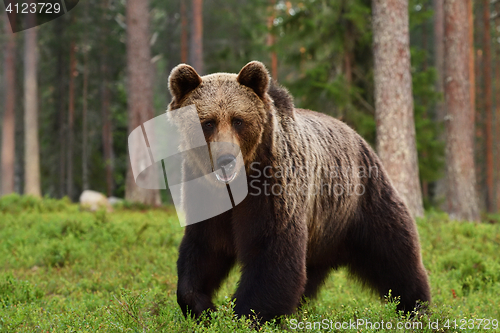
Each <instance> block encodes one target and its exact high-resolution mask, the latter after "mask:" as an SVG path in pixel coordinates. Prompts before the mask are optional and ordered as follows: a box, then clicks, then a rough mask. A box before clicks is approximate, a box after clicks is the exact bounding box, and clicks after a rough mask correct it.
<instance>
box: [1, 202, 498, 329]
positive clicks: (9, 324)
mask: <svg viewBox="0 0 500 333" xmlns="http://www.w3.org/2000/svg"><path fill="white" fill-rule="evenodd" d="M10 200H12V199H10ZM24 200H26V201H29V200H28V199H25V198H24V197H21V198H20V199H18V201H24ZM42 201H45V200H42ZM60 204H61V205H62V206H64V207H66V209H64V210H62V209H61V210H52V211H48V210H42V211H40V210H38V209H33V208H30V207H31V206H29V205H27V206H25V207H27V208H26V210H13V211H8V212H2V213H0V267H2V273H1V274H0V332H42V331H50V332H75V331H77V332H105V333H108V332H144V331H146V332H168V333H170V332H214V333H215V332H217V333H218V332H222V333H226V332H227V333H230V332H231V333H232V332H254V331H255V330H254V329H253V328H252V323H251V320H250V319H248V318H241V319H236V318H235V317H234V313H233V311H232V309H233V307H234V302H233V301H232V300H231V295H232V293H233V292H234V290H235V288H236V285H237V281H238V279H239V271H238V268H235V269H234V270H233V271H232V272H231V273H230V275H229V277H228V279H227V281H226V282H224V283H223V285H222V287H221V289H220V291H219V292H218V293H217V295H216V297H215V304H216V306H217V311H216V312H214V313H212V314H211V317H210V318H208V317H205V318H202V319H201V320H200V321H199V322H197V321H195V320H193V319H189V318H188V319H185V318H184V317H183V315H182V312H181V311H180V308H179V307H178V305H177V302H176V295H175V291H176V284H177V274H176V260H177V255H178V253H177V248H178V246H179V243H180V240H181V238H182V234H183V232H184V229H183V228H181V227H180V226H179V222H178V220H177V218H176V217H175V215H173V212H172V211H171V210H167V211H166V210H142V209H141V210H133V209H129V208H125V207H123V208H117V209H115V211H114V212H113V213H107V212H105V211H100V212H97V213H91V212H87V211H79V210H78V207H77V206H76V205H68V204H67V202H65V201H63V202H61V203H60ZM491 221H495V220H494V219H493V218H492V219H491ZM418 229H419V233H420V238H421V244H422V255H423V260H424V265H425V266H426V268H427V270H428V271H429V278H430V282H431V290H432V296H433V302H432V304H431V305H430V309H429V310H426V311H419V313H418V314H416V315H415V317H414V318H409V317H407V316H405V315H403V314H398V313H397V312H396V311H395V309H396V306H397V302H398V299H393V298H392V297H391V296H390V295H389V296H388V297H386V298H385V299H384V300H382V301H380V300H379V299H378V297H377V296H375V295H374V294H373V293H371V292H370V291H368V290H366V289H364V288H363V287H361V285H360V284H359V283H358V282H356V281H355V280H353V279H350V278H349V274H348V272H347V271H346V270H344V269H340V270H338V271H336V272H335V273H333V274H331V276H330V277H329V278H328V279H327V281H326V284H325V286H324V287H323V289H322V291H321V293H320V295H319V297H318V299H316V300H309V301H308V302H306V303H305V304H304V305H303V306H302V307H301V308H299V309H298V311H297V312H296V313H295V314H293V315H290V316H286V317H284V318H282V319H281V322H278V321H276V322H272V323H268V324H266V325H264V326H263V327H261V328H260V332H286V331H291V330H292V331H296V330H294V329H291V325H292V324H293V323H294V320H296V321H316V322H318V321H322V320H324V319H327V320H328V321H330V320H331V321H332V322H336V321H341V322H342V321H347V322H348V321H349V320H356V319H364V320H366V321H372V322H380V321H381V320H384V322H391V323H393V324H394V325H395V324H396V323H397V322H400V321H401V322H403V323H407V324H408V325H413V323H416V322H417V323H418V322H421V323H422V324H423V328H424V329H423V330H413V331H414V332H431V331H433V330H430V329H428V324H429V322H431V321H432V322H435V321H436V320H439V321H440V322H441V323H443V322H444V321H445V320H446V319H451V320H453V319H457V320H460V319H465V318H466V319H470V318H473V319H480V318H490V319H493V318H496V319H500V310H499V309H498V307H497V306H496V304H498V303H500V296H499V295H500V274H499V272H500V264H499V263H498V253H499V251H500V224H499V223H494V224H491V223H484V224H472V223H463V222H457V221H450V220H449V219H448V217H447V215H446V214H442V213H436V212H429V213H428V215H427V217H426V218H425V219H420V220H418ZM297 331H300V332H307V331H312V332H319V331H329V330H299V329H297ZM333 331H336V330H333ZM351 331H352V330H351ZM365 331H367V332H372V331H377V332H384V331H385V330H375V329H373V330H370V329H368V330H366V329H364V328H363V332H365ZM387 331H393V330H387ZM409 331H411V330H409ZM444 331H447V330H444ZM451 331H454V330H451ZM474 331H477V330H474ZM490 331H492V330H490ZM471 332H472V331H471Z"/></svg>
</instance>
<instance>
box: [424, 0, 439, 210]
mask: <svg viewBox="0 0 500 333" xmlns="http://www.w3.org/2000/svg"><path fill="white" fill-rule="evenodd" d="M432 4H433V9H434V66H435V68H436V74H437V77H436V92H437V93H438V94H440V95H441V96H443V95H444V8H443V0H432ZM441 96H440V97H441ZM444 115H445V110H444V103H443V101H442V100H441V99H439V100H438V102H437V103H436V114H435V119H436V121H437V122H438V123H443V122H444ZM417 133H418V132H417ZM439 140H440V141H443V142H444V137H443V135H441V136H440V137H439ZM445 189H446V182H445V178H441V179H437V180H436V184H435V194H434V197H436V198H438V199H439V200H441V199H444V197H445Z"/></svg>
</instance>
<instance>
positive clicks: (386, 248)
mask: <svg viewBox="0 0 500 333" xmlns="http://www.w3.org/2000/svg"><path fill="white" fill-rule="evenodd" d="M402 210H403V211H401V210H400V211H399V216H398V214H394V212H393V213H392V214H391V213H390V212H387V211H386V213H385V214H382V213H381V212H379V214H373V215H371V216H370V217H369V218H366V217H365V218H363V219H360V220H359V221H358V222H357V223H356V224H355V225H353V226H352V228H351V230H350V232H349V235H348V237H347V241H346V246H347V247H348V248H349V251H348V256H349V260H348V267H349V269H350V271H351V272H352V273H354V274H355V275H357V276H358V277H359V278H360V279H361V280H362V281H363V282H364V283H366V284H367V285H370V286H372V287H373V288H374V289H375V290H376V291H378V293H379V294H380V295H381V296H382V297H383V296H385V295H387V294H388V293H389V290H391V294H392V296H393V297H397V296H399V297H400V303H399V305H398V310H404V311H412V310H413V309H414V308H415V305H416V303H417V301H423V302H426V301H430V300H431V296H430V288H429V282H428V279H427V273H426V271H425V268H424V266H423V264H422V260H421V256H420V245H419V242H418V234H417V230H416V226H415V224H414V222H413V220H412V219H411V217H410V216H409V214H408V213H407V211H406V208H403V209H402ZM388 211H389V210H388Z"/></svg>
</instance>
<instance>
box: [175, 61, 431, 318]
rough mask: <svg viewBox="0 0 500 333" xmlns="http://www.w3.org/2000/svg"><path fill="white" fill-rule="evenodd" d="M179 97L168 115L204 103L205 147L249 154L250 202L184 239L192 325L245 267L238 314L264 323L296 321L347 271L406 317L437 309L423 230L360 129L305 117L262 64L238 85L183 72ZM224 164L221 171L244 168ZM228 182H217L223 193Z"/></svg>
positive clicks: (183, 293) (178, 71) (219, 159)
mask: <svg viewBox="0 0 500 333" xmlns="http://www.w3.org/2000/svg"><path fill="white" fill-rule="evenodd" d="M169 89H170V92H171V94H172V101H171V103H170V105H169V111H172V110H176V109H178V108H181V107H184V106H188V105H195V106H196V110H197V112H198V116H199V119H200V121H201V127H202V129H203V133H204V136H205V140H206V142H207V143H211V142H220V141H222V142H231V143H234V144H236V145H238V146H239V147H240V149H241V154H242V155H243V161H244V168H245V171H246V177H247V182H248V184H249V193H248V195H247V197H246V198H245V199H244V200H243V201H242V202H241V203H240V204H238V205H236V206H235V207H233V208H232V209H231V210H229V211H226V212H224V213H222V214H220V215H218V216H215V217H213V218H210V219H208V220H205V221H203V222H200V223H196V224H192V225H188V226H187V227H186V229H185V234H184V238H183V239H182V242H181V245H180V249H179V259H178V262H177V269H178V289H177V301H178V303H179V305H180V307H181V309H182V311H183V313H184V315H187V314H188V313H192V314H193V315H195V316H196V317H199V316H200V315H201V314H202V312H203V311H205V310H208V309H212V310H213V309H215V306H214V304H213V302H212V297H213V295H214V293H215V291H216V290H217V289H218V288H219V286H220V284H221V282H222V281H223V280H224V279H225V277H226V276H227V274H228V272H229V271H230V269H231V267H233V265H234V264H235V263H236V262H238V263H239V264H240V265H241V279H240V281H239V284H238V288H237V290H236V293H235V294H234V298H235V307H234V311H235V313H236V314H237V315H238V316H241V315H251V314H252V313H253V314H256V315H257V317H258V319H259V320H264V321H266V320H270V319H272V318H275V317H277V316H280V315H286V314H291V313H292V312H294V310H295V309H296V308H297V306H298V305H299V303H300V301H301V299H303V298H311V297H314V296H315V295H316V293H317V292H318V289H319V287H320V286H321V285H322V283H323V281H324V280H325V278H326V277H327V275H328V273H329V272H330V271H331V270H332V269H335V268H337V267H340V266H346V267H348V269H349V271H350V272H351V273H352V274H353V275H354V276H356V277H358V278H359V279H360V280H361V281H362V282H363V283H365V284H366V285H369V286H371V287H372V288H373V289H374V290H375V291H377V292H378V293H379V294H380V295H382V296H383V295H386V294H387V293H388V292H389V290H392V295H393V296H399V297H400V304H399V307H398V308H399V309H402V310H406V311H411V310H413V309H414V307H415V305H416V303H417V301H423V302H426V301H430V299H431V296H430V290H429V283H428V279H427V274H426V271H425V268H424V266H423V264H422V258H421V254H420V244H419V238H418V233H417V228H416V224H415V222H414V220H413V219H412V217H411V216H410V214H409V211H408V208H407V207H406V205H405V203H404V202H403V200H402V199H401V197H400V196H399V194H398V192H397V191H396V190H395V189H394V187H393V185H392V184H391V181H390V179H389V177H388V175H387V173H386V171H385V170H384V167H383V166H382V163H381V162H380V160H379V158H378V157H377V155H376V154H375V153H374V151H373V150H372V148H371V147H370V146H369V144H368V143H367V142H365V140H363V138H361V137H360V136H359V135H358V134H357V133H356V132H355V131H354V130H353V129H351V128H350V127H349V126H347V125H346V124H344V123H343V122H341V121H339V120H337V119H334V118H332V117H330V116H327V115H325V114H321V113H317V112H314V111H309V110H304V109H298V108H295V107H294V104H293V100H292V98H291V96H290V95H289V93H288V92H287V91H286V90H285V89H284V88H282V87H280V86H278V85H277V84H276V83H275V82H271V80H270V77H269V74H268V71H267V69H266V68H265V66H264V65H263V64H262V63H260V62H257V61H253V62H250V63H248V64H247V65H246V66H244V67H243V68H242V69H241V71H240V72H239V74H237V75H236V74H228V73H216V74H211V75H206V76H203V77H200V76H199V75H198V74H197V73H196V71H195V70H194V69H193V68H192V67H190V66H189V65H185V64H181V65H178V66H177V67H175V68H174V69H173V70H172V72H171V75H170V77H169ZM183 135H186V137H189V135H190V134H189V133H183ZM216 154H217V153H213V155H212V163H213V164H214V165H215V167H217V165H218V166H222V167H224V165H226V164H229V163H230V162H231V159H234V156H229V158H228V154H225V155H223V156H217V155H216ZM233 164H234V163H233ZM214 165H212V167H214ZM184 167H185V168H196V164H193V165H185V166H184ZM191 171H192V170H191ZM226 172H229V173H234V172H236V171H235V170H229V171H227V170H226ZM230 180H231V177H230V175H227V177H225V178H223V179H218V181H220V182H221V183H223V185H224V186H225V185H226V184H227V183H228V182H230ZM215 182H217V180H216V181H215ZM224 183H226V184H224ZM214 186H215V185H214ZM191 194H193V195H194V193H191ZM191 194H190V193H187V192H186V193H183V195H184V196H186V197H187V196H190V195H191Z"/></svg>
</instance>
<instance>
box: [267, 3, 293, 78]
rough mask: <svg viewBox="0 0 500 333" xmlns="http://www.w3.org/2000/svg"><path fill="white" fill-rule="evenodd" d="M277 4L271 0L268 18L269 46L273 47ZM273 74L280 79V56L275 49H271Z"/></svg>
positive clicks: (273, 76)
mask: <svg viewBox="0 0 500 333" xmlns="http://www.w3.org/2000/svg"><path fill="white" fill-rule="evenodd" d="M275 5H276V0H269V16H268V18H267V28H268V29H269V32H268V33H267V46H269V48H273V46H274V39H275V38H274V33H273V25H274V18H275ZM289 6H291V4H290V5H289ZM271 76H272V78H273V79H275V80H278V57H277V55H276V51H275V50H274V49H272V50H271Z"/></svg>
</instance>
